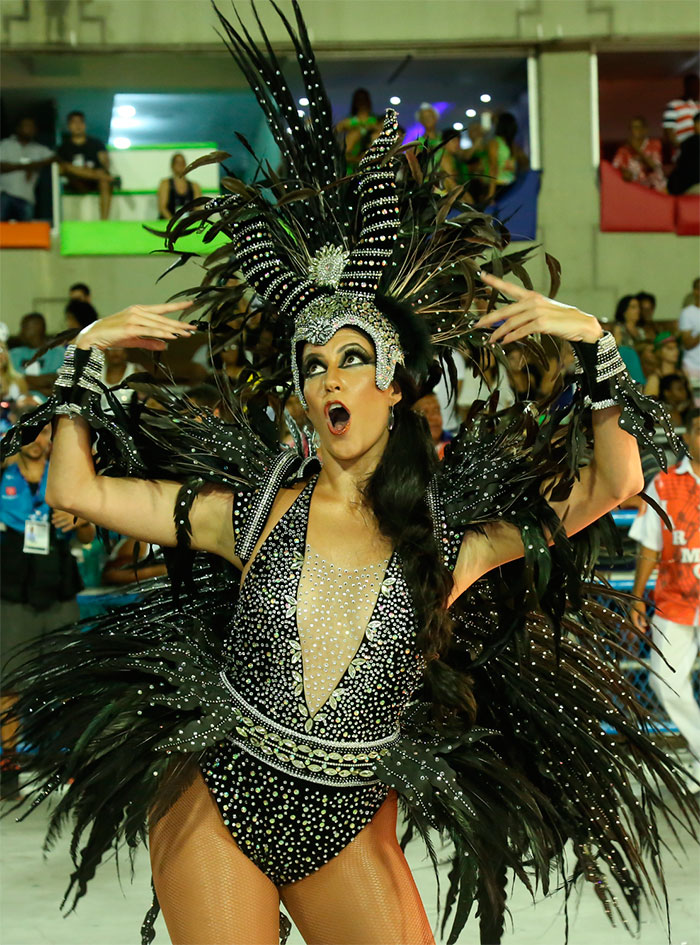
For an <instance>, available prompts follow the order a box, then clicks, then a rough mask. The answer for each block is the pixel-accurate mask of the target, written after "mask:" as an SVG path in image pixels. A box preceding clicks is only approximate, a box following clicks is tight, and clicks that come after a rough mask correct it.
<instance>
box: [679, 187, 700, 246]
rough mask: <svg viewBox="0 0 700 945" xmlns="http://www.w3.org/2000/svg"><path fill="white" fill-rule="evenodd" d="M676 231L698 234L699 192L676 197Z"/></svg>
mask: <svg viewBox="0 0 700 945" xmlns="http://www.w3.org/2000/svg"><path fill="white" fill-rule="evenodd" d="M676 233H678V235H679V236H700V194H684V195H682V196H681V197H676Z"/></svg>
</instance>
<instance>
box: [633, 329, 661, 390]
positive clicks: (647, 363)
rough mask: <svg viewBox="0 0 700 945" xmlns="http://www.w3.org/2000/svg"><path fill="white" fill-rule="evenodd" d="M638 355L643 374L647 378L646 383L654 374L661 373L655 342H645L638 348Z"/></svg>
mask: <svg viewBox="0 0 700 945" xmlns="http://www.w3.org/2000/svg"><path fill="white" fill-rule="evenodd" d="M637 354H638V355H639V363H640V365H641V368H642V374H643V375H644V377H645V383H646V382H647V381H648V380H649V378H650V377H651V376H652V375H653V374H658V373H659V359H658V357H657V355H656V349H655V348H654V342H653V341H643V342H642V343H641V344H640V345H638V346H637ZM645 393H646V389H645Z"/></svg>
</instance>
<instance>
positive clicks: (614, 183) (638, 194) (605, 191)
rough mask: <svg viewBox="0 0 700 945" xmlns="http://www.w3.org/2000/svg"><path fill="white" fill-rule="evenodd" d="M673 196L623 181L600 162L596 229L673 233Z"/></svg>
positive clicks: (609, 165)
mask: <svg viewBox="0 0 700 945" xmlns="http://www.w3.org/2000/svg"><path fill="white" fill-rule="evenodd" d="M674 209H675V208H674V198H673V197H670V196H668V194H659V193H657V192H656V191H655V190H650V189H649V188H648V187H642V185H641V184H630V183H628V182H627V181H626V180H623V178H622V175H621V174H620V172H619V171H618V170H617V169H616V168H614V167H613V166H612V164H610V163H609V162H608V161H601V162H600V229H601V230H602V231H603V233H673V232H674V230H675V213H674Z"/></svg>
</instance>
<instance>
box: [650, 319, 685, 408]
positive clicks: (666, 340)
mask: <svg viewBox="0 0 700 945" xmlns="http://www.w3.org/2000/svg"><path fill="white" fill-rule="evenodd" d="M653 347H654V354H655V357H656V363H655V365H654V370H653V371H649V372H647V371H645V372H644V373H645V374H646V378H647V382H646V384H645V386H644V393H645V394H646V395H647V397H658V396H659V385H660V383H661V379H662V378H664V377H666V376H667V375H668V374H682V373H683V371H682V370H681V369H680V367H679V364H680V359H681V349H680V345H679V344H678V339H677V338H676V336H675V335H674V334H672V332H670V331H662V332H659V334H658V335H657V336H656V338H655V339H654V345H653ZM642 366H643V365H642Z"/></svg>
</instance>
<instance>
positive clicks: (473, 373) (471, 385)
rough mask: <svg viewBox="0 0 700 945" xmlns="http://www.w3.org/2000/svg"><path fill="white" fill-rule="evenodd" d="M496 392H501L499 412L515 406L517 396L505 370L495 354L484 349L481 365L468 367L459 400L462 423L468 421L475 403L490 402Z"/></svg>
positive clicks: (473, 364)
mask: <svg viewBox="0 0 700 945" xmlns="http://www.w3.org/2000/svg"><path fill="white" fill-rule="evenodd" d="M494 390H498V392H499V397H498V406H497V409H498V410H505V409H506V407H511V406H512V405H513V403H514V402H515V394H514V393H513V389H512V387H511V385H510V382H509V380H508V375H507V373H506V371H505V369H504V368H502V367H501V365H500V364H499V363H498V361H497V360H496V357H495V355H494V354H493V352H491V351H487V350H486V349H485V348H483V349H482V350H481V361H480V363H479V364H476V363H472V364H471V365H468V366H467V368H466V369H465V372H464V378H463V380H462V385H461V387H460V391H459V397H458V398H457V408H458V410H459V415H460V418H461V419H462V421H464V420H465V419H466V417H467V414H468V413H469V410H470V408H471V406H472V404H473V403H474V402H475V401H477V400H488V398H489V397H490V396H491V394H492V393H493V392H494Z"/></svg>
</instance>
